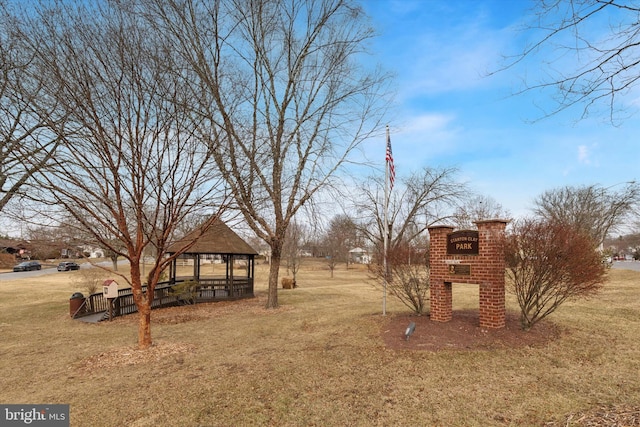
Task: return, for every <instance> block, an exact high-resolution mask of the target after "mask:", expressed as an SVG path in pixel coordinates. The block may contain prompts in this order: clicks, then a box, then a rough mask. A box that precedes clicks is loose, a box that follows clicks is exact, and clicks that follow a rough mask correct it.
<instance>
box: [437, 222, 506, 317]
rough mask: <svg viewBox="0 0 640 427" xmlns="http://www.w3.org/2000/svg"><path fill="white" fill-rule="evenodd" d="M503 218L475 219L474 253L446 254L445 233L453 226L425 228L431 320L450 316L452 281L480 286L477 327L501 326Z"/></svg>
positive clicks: (503, 315)
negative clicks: (476, 233)
mask: <svg viewBox="0 0 640 427" xmlns="http://www.w3.org/2000/svg"><path fill="white" fill-rule="evenodd" d="M507 223H508V221H506V220H501V219H499V220H486V221H477V222H476V225H477V226H478V237H479V242H478V245H479V250H478V255H449V254H447V235H448V234H450V233H452V232H453V230H454V229H453V227H449V226H435V227H430V228H429V237H430V249H429V251H430V252H429V268H430V273H429V274H430V298H431V299H430V308H431V320H435V321H437V322H447V321H449V320H451V317H452V302H453V300H452V294H451V284H452V283H470V284H477V285H478V286H479V287H480V292H479V294H480V302H479V317H480V327H483V328H502V327H504V325H505V316H506V309H505V276H504V272H505V263H504V247H503V240H502V237H503V236H504V230H505V228H506V226H507Z"/></svg>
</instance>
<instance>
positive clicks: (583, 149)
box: [578, 145, 591, 165]
mask: <svg viewBox="0 0 640 427" xmlns="http://www.w3.org/2000/svg"><path fill="white" fill-rule="evenodd" d="M590 154H591V153H590V150H589V147H587V146H586V145H579V146H578V163H581V164H583V165H590V164H591V158H590Z"/></svg>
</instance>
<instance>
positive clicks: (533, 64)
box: [363, 0, 640, 216]
mask: <svg viewBox="0 0 640 427" xmlns="http://www.w3.org/2000/svg"><path fill="white" fill-rule="evenodd" d="M363 6H364V8H365V10H366V12H367V13H368V14H369V15H370V16H371V18H372V21H373V25H374V26H375V28H376V29H377V30H378V32H379V34H380V35H379V37H377V38H376V39H375V40H374V41H373V44H372V46H371V50H372V51H373V53H374V54H375V59H376V60H377V61H378V62H380V63H381V64H383V66H384V67H385V68H386V69H387V70H389V71H391V72H392V73H394V74H395V83H394V85H395V90H396V92H397V93H396V97H395V103H394V107H393V111H392V114H391V115H390V116H389V126H390V129H391V142H392V146H393V153H394V160H395V162H394V163H395V167H396V173H397V174H398V175H406V174H408V173H409V172H411V171H417V170H419V169H421V168H423V167H425V166H432V167H452V166H454V167H457V168H458V169H459V171H460V173H459V178H460V180H463V181H467V182H468V183H469V184H470V185H471V187H472V188H473V190H475V191H476V192H478V193H479V194H483V195H486V196H490V197H492V198H494V199H495V200H496V201H497V202H498V203H500V204H502V205H503V207H505V208H506V209H508V210H509V211H510V212H511V213H512V214H513V215H515V216H522V215H525V214H527V213H529V209H530V208H531V206H532V202H533V200H534V198H535V197H536V196H537V195H539V194H541V193H542V192H544V191H545V190H550V189H553V188H558V187H562V186H566V185H583V184H585V185H590V184H599V185H602V186H611V185H616V184H619V183H624V182H628V181H631V180H637V179H639V178H640V176H638V166H640V144H638V142H637V141H638V135H640V121H639V120H640V115H638V114H636V115H635V116H632V117H631V118H629V119H626V120H624V121H623V122H622V123H621V124H619V125H618V126H613V125H611V123H610V121H608V116H607V115H606V114H596V115H593V116H590V117H588V118H586V119H582V120H580V116H581V113H582V109H581V108H574V109H570V110H568V111H565V112H563V113H561V114H558V115H555V116H552V117H550V118H546V119H543V120H537V121H536V119H539V118H540V117H541V116H542V115H543V113H542V111H541V109H540V107H542V108H545V107H547V108H549V106H551V105H552V98H551V97H552V95H553V93H552V92H545V93H539V92H530V93H526V94H524V95H517V96H516V95H513V94H514V93H515V91H516V90H517V89H518V88H520V87H521V84H522V83H521V82H522V79H523V78H524V77H525V76H526V77H527V78H528V79H529V80H530V81H535V79H536V76H538V75H544V74H545V73H546V72H547V71H548V67H549V65H547V64H545V63H544V62H542V61H540V60H533V61H528V62H527V63H524V64H522V65H521V66H518V67H514V68H512V69H509V70H506V71H503V72H500V73H498V74H496V75H492V76H488V72H489V71H492V70H496V69H498V68H499V67H500V65H501V64H503V56H504V55H509V54H517V53H518V52H520V51H522V48H523V46H525V44H526V43H528V42H530V41H531V40H533V38H532V36H533V34H531V33H526V32H522V31H520V29H521V28H522V25H523V24H524V23H525V22H526V21H527V20H528V19H529V18H530V14H529V9H530V8H531V6H532V3H531V2H530V1H526V0H364V1H363ZM605 18H606V17H605ZM555 64H556V65H555V66H557V67H561V66H562V62H556V63H555ZM631 95H633V94H631ZM631 95H630V98H629V99H630V100H633V99H634V98H633V97H632V96H631ZM635 99H640V95H639V96H638V97H637V98H635ZM604 110H606V106H604ZM369 144H370V145H371V146H370V148H369ZM367 150H368V151H369V152H371V151H378V152H380V158H381V163H383V162H384V141H383V140H381V141H377V142H368V144H367Z"/></svg>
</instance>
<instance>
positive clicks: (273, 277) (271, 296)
mask: <svg viewBox="0 0 640 427" xmlns="http://www.w3.org/2000/svg"><path fill="white" fill-rule="evenodd" d="M274 246H275V245H274ZM280 251H281V248H279V247H272V248H271V264H270V265H269V292H268V294H267V295H268V296H267V306H266V308H278V275H279V273H280V262H281V260H282V254H281V253H280Z"/></svg>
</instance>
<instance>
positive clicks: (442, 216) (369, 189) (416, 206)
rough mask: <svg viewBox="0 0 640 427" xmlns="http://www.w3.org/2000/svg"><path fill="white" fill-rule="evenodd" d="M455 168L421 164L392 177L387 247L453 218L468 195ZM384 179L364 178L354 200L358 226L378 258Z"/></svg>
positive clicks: (415, 238) (418, 237)
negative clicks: (420, 167) (401, 176)
mask: <svg viewBox="0 0 640 427" xmlns="http://www.w3.org/2000/svg"><path fill="white" fill-rule="evenodd" d="M456 172H457V171H456V169H453V168H445V169H434V168H425V169H423V170H422V171H420V172H417V173H412V174H411V175H410V176H409V177H407V178H404V179H401V180H396V185H395V187H394V190H393V192H391V195H390V202H389V213H388V219H389V228H390V229H389V230H388V233H389V248H390V250H392V249H393V248H394V247H395V246H402V245H406V244H409V243H412V242H415V241H416V240H417V239H420V238H421V237H424V236H425V235H426V232H427V228H428V227H430V226H432V225H434V224H437V223H445V222H453V221H454V219H455V217H454V213H455V210H456V207H457V206H459V205H460V204H461V203H462V201H463V200H464V199H465V198H466V197H467V195H468V192H469V191H468V188H467V186H466V184H464V183H460V182H456V180H455V174H456ZM383 188H384V182H383V178H381V177H372V178H370V179H368V180H367V181H365V182H364V183H363V184H362V185H361V186H360V189H359V191H358V194H359V195H360V196H361V199H359V200H357V201H356V211H357V212H358V213H357V215H358V223H359V224H360V229H361V231H362V232H363V233H364V235H365V236H366V238H367V240H369V241H370V242H371V243H372V245H373V246H374V247H375V248H376V250H377V252H378V261H380V259H381V254H382V249H383V248H382V246H383V239H384V232H385V230H384V209H385V206H384V194H383V190H382V189H383Z"/></svg>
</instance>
